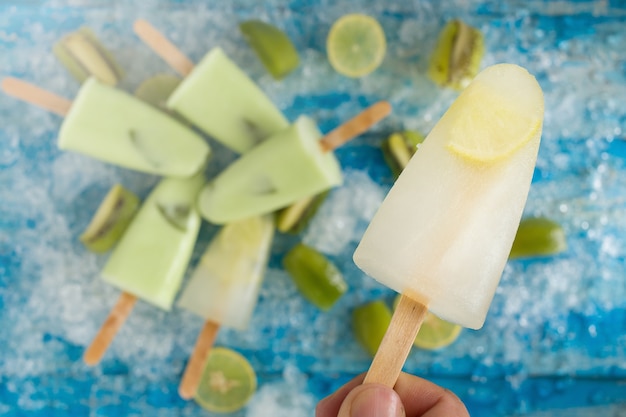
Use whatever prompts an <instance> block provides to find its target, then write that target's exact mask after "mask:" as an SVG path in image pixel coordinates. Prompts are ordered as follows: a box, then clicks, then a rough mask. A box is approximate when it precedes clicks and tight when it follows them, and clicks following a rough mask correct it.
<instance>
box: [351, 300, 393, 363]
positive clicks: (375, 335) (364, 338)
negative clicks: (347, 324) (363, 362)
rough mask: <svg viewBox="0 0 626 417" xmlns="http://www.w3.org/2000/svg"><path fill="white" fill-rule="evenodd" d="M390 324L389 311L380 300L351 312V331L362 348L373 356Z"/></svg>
mask: <svg viewBox="0 0 626 417" xmlns="http://www.w3.org/2000/svg"><path fill="white" fill-rule="evenodd" d="M390 322H391V309H390V308H389V307H388V306H387V304H385V302H384V301H382V300H376V301H371V302H369V303H366V304H363V305H361V306H358V307H357V308H355V309H354V310H353V311H352V331H353V332H354V336H355V337H356V339H357V341H358V342H359V343H360V344H361V346H363V348H364V349H365V350H366V351H367V352H368V353H369V354H370V355H371V356H374V355H375V354H376V351H377V350H378V346H380V342H381V341H382V340H383V336H385V332H386V331H387V327H389V323H390Z"/></svg>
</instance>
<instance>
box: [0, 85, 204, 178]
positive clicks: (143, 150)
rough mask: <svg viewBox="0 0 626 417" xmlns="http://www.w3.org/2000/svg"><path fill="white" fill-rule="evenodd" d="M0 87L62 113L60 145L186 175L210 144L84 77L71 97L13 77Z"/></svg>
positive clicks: (147, 107) (120, 162)
mask: <svg viewBox="0 0 626 417" xmlns="http://www.w3.org/2000/svg"><path fill="white" fill-rule="evenodd" d="M2 88H3V90H4V91H5V92H6V93H7V94H9V95H12V96H15V97H17V98H19V99H21V100H24V101H27V102H30V103H32V104H35V105H38V106H39V107H42V108H44V109H47V110H49V111H51V112H54V113H56V114H59V115H62V116H65V121H64V122H63V125H62V126H61V130H60V132H59V140H58V145H59V148H61V149H66V150H71V151H75V152H80V153H82V154H85V155H89V156H91V157H94V158H96V159H100V160H102V161H105V162H110V163H113V164H116V165H120V166H123V167H126V168H130V169H134V170H137V171H142V172H146V173H151V174H157V175H163V176H171V177H189V176H191V175H193V174H194V173H196V172H198V170H199V169H200V168H201V167H202V166H204V163H205V162H206V160H207V158H208V155H209V152H210V149H209V146H208V145H207V143H206V142H205V141H204V139H203V138H202V137H200V136H199V135H197V134H196V133H195V132H194V131H193V130H191V129H189V128H187V127H185V126H184V125H182V124H181V123H180V122H178V121H176V120H175V119H173V118H172V117H170V116H168V115H166V114H165V113H163V112H160V111H158V110H156V109H155V108H153V107H151V106H150V105H148V104H146V103H144V102H142V101H141V100H138V99H136V98H134V97H132V96H131V95H129V94H127V93H125V92H123V91H121V90H117V89H115V88H112V87H110V86H107V85H105V84H102V83H101V82H99V81H97V80H96V79H95V78H90V79H88V80H87V81H85V82H84V83H83V85H82V87H81V89H80V91H79V93H78V95H77V96H76V99H75V101H74V103H72V102H70V101H69V100H67V99H65V98H62V97H59V96H57V95H55V94H53V93H50V92H48V91H45V90H42V89H40V88H39V87H36V86H34V85H32V84H29V83H26V82H24V81H21V80H19V79H16V78H5V79H4V80H3V81H2Z"/></svg>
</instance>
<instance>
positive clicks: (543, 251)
mask: <svg viewBox="0 0 626 417" xmlns="http://www.w3.org/2000/svg"><path fill="white" fill-rule="evenodd" d="M566 249H567V239H566V237H565V231H564V230H563V228H562V227H561V225H560V224H558V223H557V222H555V221H553V220H550V219H547V218H545V217H529V218H525V219H522V221H521V222H520V225H519V227H518V229H517V234H516V235H515V240H514V241H513V247H512V248H511V253H510V255H509V258H510V259H516V258H531V257H539V256H550V255H556V254H557V253H561V252H563V251H565V250H566Z"/></svg>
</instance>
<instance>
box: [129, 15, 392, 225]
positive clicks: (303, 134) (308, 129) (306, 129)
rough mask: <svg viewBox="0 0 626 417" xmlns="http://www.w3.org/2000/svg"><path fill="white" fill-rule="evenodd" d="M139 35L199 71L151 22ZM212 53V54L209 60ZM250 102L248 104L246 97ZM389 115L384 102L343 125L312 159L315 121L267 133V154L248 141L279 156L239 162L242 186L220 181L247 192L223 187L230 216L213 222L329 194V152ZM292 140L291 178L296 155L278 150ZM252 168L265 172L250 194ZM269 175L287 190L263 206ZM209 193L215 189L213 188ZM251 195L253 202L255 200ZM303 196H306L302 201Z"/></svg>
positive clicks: (177, 64) (178, 66) (332, 168)
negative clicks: (249, 171)
mask: <svg viewBox="0 0 626 417" xmlns="http://www.w3.org/2000/svg"><path fill="white" fill-rule="evenodd" d="M134 30H135V33H136V34H137V36H139V37H140V38H141V39H142V40H143V41H144V42H145V43H146V44H147V45H148V46H150V47H151V48H152V49H153V50H154V52H155V53H157V54H158V55H159V56H161V57H162V58H163V59H164V60H165V61H166V62H167V63H168V64H169V65H170V66H171V67H172V68H173V69H174V70H175V71H177V72H178V73H180V74H182V75H189V74H191V73H192V70H193V69H194V66H193V63H192V62H191V60H190V59H189V58H187V57H186V56H185V55H184V54H183V53H182V52H181V51H180V50H179V49H178V48H177V47H176V46H175V45H174V44H172V43H171V42H170V41H169V40H168V39H167V38H166V37H165V36H163V35H162V34H161V33H160V32H159V31H158V30H157V29H155V28H154V27H153V26H152V25H151V24H150V23H149V22H147V21H145V20H137V21H136V22H135V25H134ZM211 53H212V52H211ZM211 53H209V55H210V54H211ZM233 65H234V64H233ZM209 72H210V71H209ZM207 74H208V72H207ZM216 78H217V74H216ZM220 78H221V76H220ZM250 82H251V81H250ZM174 94H176V92H174ZM253 96H254V95H253ZM206 99H207V98H206V97H205V98H203V100H206ZM246 100H249V99H248V98H247V99H246ZM198 104H199V105H202V102H198ZM220 105H222V104H220ZM390 112H391V106H390V105H389V103H387V102H384V101H381V102H379V103H376V104H374V105H373V106H370V107H369V108H367V109H366V110H365V111H363V112H362V113H360V114H359V115H357V116H356V117H354V118H353V119H351V120H349V121H348V122H346V123H344V124H342V125H341V126H339V127H338V128H336V129H334V130H333V131H332V132H330V133H328V134H327V135H326V136H324V138H323V139H322V140H321V141H318V147H319V149H318V148H315V149H314V151H313V152H312V153H311V154H310V155H308V154H306V152H305V151H310V149H308V148H310V145H311V144H312V142H313V138H314V137H315V138H319V136H320V134H319V131H318V130H317V127H316V126H315V125H314V124H313V123H312V122H311V121H310V119H307V118H306V117H302V118H301V119H299V120H298V121H297V122H296V123H294V125H292V126H290V127H288V128H287V129H283V130H277V131H273V132H272V131H270V130H268V131H267V133H268V134H271V135H272V141H273V142H274V144H273V145H266V143H267V142H269V141H270V138H267V139H264V140H263V144H264V145H265V146H267V147H265V148H263V147H261V149H262V150H259V149H257V148H259V146H254V145H256V144H257V143H258V141H256V142H254V143H252V142H249V146H247V147H246V148H245V149H243V150H242V151H243V152H245V151H248V150H253V151H254V153H255V155H258V154H262V153H266V154H267V153H268V151H269V152H273V151H277V154H276V155H274V156H268V155H266V156H263V155H261V156H254V157H252V158H248V157H246V159H245V160H244V161H245V162H241V159H240V160H239V161H237V166H239V167H240V168H233V169H234V170H235V173H234V174H232V172H231V173H230V174H227V175H226V176H225V178H226V177H230V178H231V179H232V178H234V180H235V181H238V182H239V183H238V184H229V181H231V180H224V179H222V180H220V181H219V182H220V183H221V184H223V185H224V187H226V186H230V185H235V186H236V187H242V189H240V190H237V191H235V192H233V193H229V192H228V190H226V189H225V188H224V187H221V188H220V190H218V192H219V193H222V194H223V195H225V196H226V197H227V198H226V199H225V200H224V201H222V202H221V203H223V204H224V206H223V207H222V208H219V207H218V208H217V209H216V210H217V211H218V212H220V211H221V214H219V215H220V216H221V215H222V214H224V211H226V216H225V217H223V218H221V219H219V220H216V219H217V218H215V217H213V216H212V215H211V214H209V216H211V217H213V218H212V219H211V220H212V221H214V222H216V223H226V222H230V221H236V220H240V219H242V218H245V217H248V216H255V215H261V214H265V213H268V212H269V211H272V210H275V209H279V208H283V207H284V206H286V205H290V204H294V205H296V204H299V205H302V204H306V203H305V201H304V200H309V199H310V198H311V197H312V196H313V195H314V194H316V193H317V192H316V191H315V190H316V189H320V188H321V189H322V190H327V189H328V188H329V186H328V185H327V184H328V183H334V182H336V181H337V180H338V178H337V174H338V171H337V167H338V164H336V160H335V159H334V158H333V157H332V156H331V155H327V153H330V151H332V150H333V149H335V148H336V147H338V146H341V145H342V144H343V143H344V142H346V141H347V140H350V139H351V138H353V137H355V136H358V135H360V134H361V133H363V132H364V131H366V130H367V129H369V128H370V127H371V126H372V125H373V124H375V123H377V122H378V121H380V120H381V119H383V118H385V117H386V116H387V115H388V114H389V113H390ZM278 128H279V125H278V124H274V129H278ZM289 136H292V137H296V138H298V140H297V141H294V142H295V143H289V144H288V146H291V147H292V148H291V149H295V150H296V155H297V156H298V158H300V159H299V162H303V164H302V165H301V166H298V169H297V170H295V171H294V172H291V173H290V172H289V171H288V170H289V166H287V165H297V164H296V163H295V162H294V161H291V162H290V158H291V155H288V149H279V147H278V146H277V145H279V144H281V143H286V142H289V140H288V137H289ZM281 137H282V139H280V140H279V139H278V138H281ZM303 139H304V140H303ZM303 144H306V147H307V149H303V148H302V145H303ZM275 147H276V148H275ZM263 149H264V150H263ZM320 151H321V152H320ZM264 158H265V159H264ZM281 158H282V159H281ZM263 164H265V165H263ZM324 165H326V166H324ZM250 166H252V167H254V168H255V169H256V172H260V173H261V177H259V178H258V179H252V181H253V183H252V184H251V185H252V189H248V188H249V187H248V185H249V184H246V183H245V182H246V181H248V180H249V178H243V176H245V175H242V176H241V177H240V178H239V180H237V177H238V176H239V174H244V172H242V171H243V170H245V169H246V167H250ZM229 170H231V168H229ZM237 170H239V173H237ZM261 171H262V172H261ZM269 173H271V175H272V176H274V175H275V174H278V175H277V177H279V178H278V179H279V181H282V183H283V184H282V185H286V184H288V186H287V187H283V188H282V189H281V190H280V191H281V192H280V193H276V195H275V196H272V194H274V193H273V192H271V193H265V194H266V196H265V197H266V198H264V199H260V200H264V201H263V202H261V201H260V200H259V199H255V198H254V193H257V192H258V191H261V192H265V191H272V190H270V189H268V188H267V187H268V186H270V187H272V186H274V184H270V183H269V181H270V180H271V181H273V180H274V178H269V177H268V174H269ZM298 173H306V174H305V175H303V176H302V177H303V178H304V181H305V183H304V184H301V183H299V182H298V181H300V179H296V178H295V177H294V176H295V175H298ZM339 174H340V172H339ZM248 175H249V174H248ZM259 181H260V182H259ZM325 184H326V185H325ZM210 188H211V189H212V188H213V187H210ZM212 194H213V193H212V191H210V190H208V189H205V191H204V192H203V198H202V199H201V202H200V204H201V205H202V204H203V203H202V201H204V202H205V203H206V202H207V201H209V203H208V204H209V205H213V204H214V203H215V202H212V201H210V200H211V197H210V195H212ZM251 196H252V198H250V197H251ZM298 196H301V197H299V198H298ZM213 197H214V195H213ZM207 199H208V200H207ZM221 203H215V204H221ZM248 203H252V204H258V203H261V204H262V205H261V207H259V208H257V209H252V210H251V211H250V212H247V210H249V209H251V207H247V206H246V205H247V204H248ZM235 206H236V208H235V209H234V211H233V212H232V213H230V214H229V213H228V211H229V210H231V208H233V207H235ZM214 209H215V207H213V208H209V209H208V210H209V211H213V210H214ZM201 211H204V210H201Z"/></svg>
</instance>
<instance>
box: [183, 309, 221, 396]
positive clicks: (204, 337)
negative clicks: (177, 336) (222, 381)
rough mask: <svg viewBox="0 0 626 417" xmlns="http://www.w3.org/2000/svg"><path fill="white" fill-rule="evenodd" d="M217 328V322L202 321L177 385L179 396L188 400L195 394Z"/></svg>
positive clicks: (218, 327) (218, 326)
mask: <svg viewBox="0 0 626 417" xmlns="http://www.w3.org/2000/svg"><path fill="white" fill-rule="evenodd" d="M219 329H220V325H219V323H215V322H213V321H210V320H208V321H206V322H205V323H204V327H203V328H202V331H201V332H200V334H199V335H198V339H197V340H196V345H195V346H194V349H193V353H192V354H191V357H190V358H189V362H187V367H186V368H185V372H184V374H183V378H182V379H181V381H180V385H179V386H178V394H179V395H180V396H181V398H184V399H186V400H188V399H190V398H192V397H193V396H194V395H195V394H196V391H197V389H198V385H199V384H200V378H202V372H203V371H204V365H205V363H206V360H207V358H208V357H209V352H210V351H211V348H212V347H213V343H214V342H215V338H216V337H217V332H218V331H219Z"/></svg>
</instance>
